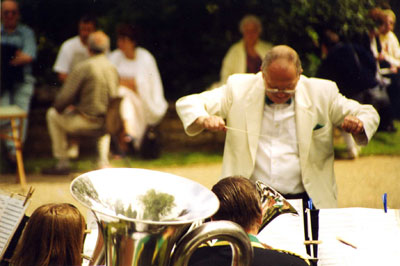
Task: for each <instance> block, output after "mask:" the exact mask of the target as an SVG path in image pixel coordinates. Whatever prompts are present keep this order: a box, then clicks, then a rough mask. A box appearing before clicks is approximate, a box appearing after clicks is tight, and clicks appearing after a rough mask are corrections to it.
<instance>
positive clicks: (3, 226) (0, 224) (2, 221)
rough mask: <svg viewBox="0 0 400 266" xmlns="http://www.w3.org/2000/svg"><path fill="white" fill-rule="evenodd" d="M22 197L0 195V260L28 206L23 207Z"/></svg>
mask: <svg viewBox="0 0 400 266" xmlns="http://www.w3.org/2000/svg"><path fill="white" fill-rule="evenodd" d="M24 201H25V198H24V197H20V196H18V195H14V196H13V197H11V196H9V195H4V194H0V259H2V258H3V255H4V253H5V251H6V250H7V247H8V245H9V243H10V241H11V239H12V236H13V235H14V233H15V230H16V229H17V227H18V225H19V223H20V222H21V219H22V217H23V216H24V214H25V211H26V208H27V207H28V204H25V206H23V204H24Z"/></svg>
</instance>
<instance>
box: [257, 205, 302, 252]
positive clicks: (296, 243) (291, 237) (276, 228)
mask: <svg viewBox="0 0 400 266" xmlns="http://www.w3.org/2000/svg"><path fill="white" fill-rule="evenodd" d="M288 202H289V203H290V204H291V205H292V206H293V207H294V208H295V209H296V210H297V212H298V213H299V215H293V214H281V215H279V216H278V217H276V218H275V219H274V220H272V221H271V222H270V223H269V224H268V225H267V226H266V227H265V228H264V229H263V230H262V231H261V232H260V233H259V234H258V236H257V237H258V239H259V240H260V241H261V242H263V243H265V244H268V245H270V246H272V247H273V248H276V249H283V250H287V251H292V252H294V253H296V254H298V255H301V256H303V257H306V258H309V255H308V254H307V251H306V247H305V245H304V220H303V213H304V212H303V203H302V200H301V199H299V200H288Z"/></svg>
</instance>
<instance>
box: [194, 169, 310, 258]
mask: <svg viewBox="0 0 400 266" xmlns="http://www.w3.org/2000/svg"><path fill="white" fill-rule="evenodd" d="M212 191H213V192H214V193H215V194H216V195H217V197H218V199H219V201H220V207H219V209H218V211H217V213H216V214H214V216H213V217H212V220H229V221H232V222H235V223H237V224H239V225H240V226H242V227H243V229H244V230H245V231H246V232H247V233H248V235H249V238H250V241H251V245H252V246H253V252H254V256H253V261H252V264H251V265H252V266H258V265H262V266H266V265H274V266H280V265H282V266H283V265H285V266H286V265H293V266H300V265H303V266H306V265H310V263H309V261H308V260H307V259H303V258H301V257H300V256H298V255H295V254H294V253H290V252H288V251H282V250H275V249H273V248H271V247H269V246H267V245H266V244H262V243H261V242H260V241H259V240H258V239H257V237H256V235H257V234H258V230H259V228H260V226H261V222H262V208H261V198H260V194H259V192H258V191H257V189H256V186H255V185H254V183H253V182H252V181H250V180H248V179H246V178H244V177H240V176H237V177H236V176H234V177H227V178H224V179H222V180H220V181H219V182H218V183H217V184H215V185H214V186H213V188H212ZM231 253H232V250H231V247H230V245H229V242H226V241H217V242H216V243H215V244H214V245H212V246H208V245H203V246H201V247H200V248H199V249H197V250H196V251H195V252H194V253H193V255H192V257H191V259H190V261H189V266H203V265H204V266H208V265H220V266H223V265H227V266H228V265H231V261H232V254H231Z"/></svg>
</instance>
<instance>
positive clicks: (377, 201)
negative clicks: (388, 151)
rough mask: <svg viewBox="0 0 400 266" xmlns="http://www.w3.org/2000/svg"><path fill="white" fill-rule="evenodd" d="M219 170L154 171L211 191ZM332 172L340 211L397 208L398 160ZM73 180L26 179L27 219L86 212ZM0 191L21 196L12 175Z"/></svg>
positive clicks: (364, 162) (362, 161)
mask: <svg viewBox="0 0 400 266" xmlns="http://www.w3.org/2000/svg"><path fill="white" fill-rule="evenodd" d="M220 167H221V165H220V164H219V163H214V164H207V165H204V164H195V165H192V166H183V167H157V168H153V170H158V171H163V172H168V173H172V174H176V175H179V176H183V177H187V178H190V179H192V180H194V181H196V182H199V183H201V184H203V185H204V186H206V187H208V188H211V186H212V185H213V184H215V183H216V182H217V181H218V176H219V173H220ZM335 171H336V177H337V183H338V190H339V195H338V201H339V207H368V208H381V206H382V194H383V193H388V207H389V208H397V209H399V208H400V157H391V156H370V157H361V158H358V159H357V160H352V161H350V160H336V161H335ZM75 176H76V174H75V175H71V176H64V177H59V176H50V177H48V176H46V177H44V176H40V175H28V176H27V180H28V185H31V186H33V187H34V188H35V192H34V194H33V196H32V201H31V204H30V206H29V208H28V210H27V214H28V215H30V214H31V213H32V211H33V210H34V209H35V208H37V207H38V206H40V205H42V204H44V203H49V202H70V203H73V204H75V205H76V206H78V208H79V209H80V210H81V211H82V212H83V213H86V211H87V209H86V208H85V207H83V206H81V205H80V204H79V203H77V202H76V201H75V200H74V199H73V198H72V196H71V194H70V192H69V185H70V183H71V180H72V179H73V178H74V177H75ZM0 188H1V189H3V190H6V191H10V192H17V193H22V189H21V188H20V186H19V185H18V184H15V176H14V175H2V176H1V177H0Z"/></svg>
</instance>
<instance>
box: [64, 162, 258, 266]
mask: <svg viewBox="0 0 400 266" xmlns="http://www.w3.org/2000/svg"><path fill="white" fill-rule="evenodd" d="M71 193H72V195H73V197H74V198H75V199H76V200H78V201H79V202H80V203H82V204H83V205H85V206H86V207H88V208H90V209H91V210H92V211H93V213H94V215H95V216H96V219H97V223H98V225H99V229H100V231H101V236H102V239H103V242H104V245H103V250H104V252H103V254H104V253H105V258H104V257H101V256H100V257H97V258H93V260H94V261H95V264H96V263H98V264H100V263H101V262H104V261H105V262H106V265H108V266H152V265H154V266H155V265H157V266H167V265H173V266H184V265H187V263H188V261H189V259H190V256H191V255H192V253H193V252H194V251H195V249H196V248H197V247H198V246H199V245H200V244H201V243H203V242H205V241H208V240H210V239H213V238H218V239H223V240H227V241H230V242H231V243H232V246H233V250H234V255H233V257H234V260H235V261H237V262H238V265H250V264H251V259H252V254H253V253H252V252H253V251H252V248H251V245H250V241H249V239H248V237H247V234H246V233H245V232H244V230H243V229H242V228H241V227H240V226H239V225H237V224H235V223H233V222H228V221H218V222H209V223H205V224H203V225H201V226H200V227H197V228H195V229H193V230H192V231H190V232H189V233H187V231H188V229H189V227H190V226H191V224H192V223H195V222H197V221H200V220H203V219H206V218H208V217H210V216H211V215H213V214H214V213H215V212H216V211H217V209H218V208H219V202H218V198H217V197H216V196H215V195H214V193H212V192H211V191H210V190H208V189H207V188H205V187H203V186H202V185H200V184H198V183H196V182H193V181H191V180H188V179H185V178H182V177H179V176H175V175H172V174H167V173H162V172H158V171H152V170H144V169H132V168H129V169H128V168H113V169H111V168H110V169H102V170H97V171H92V172H88V173H86V174H83V175H81V176H78V177H77V178H75V179H74V180H73V181H72V183H71ZM98 242H99V241H98ZM172 250H174V252H173V254H172V255H171V252H172ZM92 265H93V264H92Z"/></svg>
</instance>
